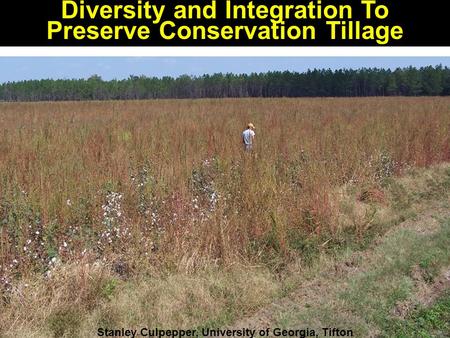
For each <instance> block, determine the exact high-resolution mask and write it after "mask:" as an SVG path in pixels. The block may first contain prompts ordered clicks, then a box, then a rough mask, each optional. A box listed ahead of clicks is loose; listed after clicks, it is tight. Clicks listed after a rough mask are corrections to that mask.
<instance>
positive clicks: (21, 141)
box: [0, 98, 450, 336]
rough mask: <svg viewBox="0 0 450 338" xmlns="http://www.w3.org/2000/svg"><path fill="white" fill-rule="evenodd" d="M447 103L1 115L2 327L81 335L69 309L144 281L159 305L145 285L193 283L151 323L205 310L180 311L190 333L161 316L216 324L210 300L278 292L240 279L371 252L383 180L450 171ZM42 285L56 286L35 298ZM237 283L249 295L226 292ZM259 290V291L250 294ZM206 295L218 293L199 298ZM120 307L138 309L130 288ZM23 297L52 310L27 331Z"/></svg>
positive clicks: (141, 105)
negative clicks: (363, 246)
mask: <svg viewBox="0 0 450 338" xmlns="http://www.w3.org/2000/svg"><path fill="white" fill-rule="evenodd" d="M449 105H450V99H449V98H372V99H355V98H352V99H226V100H225V99H222V100H157V101H131V102H74V103H71V102H66V103H22V104H21V103H14V104H7V103H3V104H1V105H0V292H1V294H2V304H1V305H0V306H2V307H10V306H11V304H13V307H14V306H16V308H15V310H11V311H9V312H8V311H6V312H4V318H3V319H7V320H5V321H3V322H4V323H8V324H6V325H4V326H3V329H4V330H6V329H10V328H12V327H13V326H14V321H17V325H19V324H20V323H22V324H23V323H25V322H27V321H29V320H35V321H37V322H39V321H40V320H47V322H48V325H47V327H46V329H45V330H50V331H49V332H53V334H55V335H56V336H58V335H62V334H68V335H72V333H70V332H69V333H68V332H67V331H65V329H64V328H65V327H76V326H77V325H78V319H76V318H79V317H80V316H81V315H80V314H79V313H78V314H77V313H72V312H73V311H75V312H76V311H79V312H80V313H81V312H85V311H94V313H95V311H100V310H98V306H99V303H101V302H103V300H105V299H106V300H108V299H110V298H111V295H112V294H113V292H114V290H115V289H116V286H117V280H120V279H123V280H130V279H136V280H137V279H139V280H142V278H147V279H145V280H146V282H145V283H143V282H137V283H138V284H137V285H139V290H141V292H140V293H139V296H135V297H137V298H139V299H141V298H142V297H145V292H147V291H148V293H149V294H155V293H157V291H155V290H158V287H160V286H158V285H157V282H156V280H155V282H154V283H155V284H154V285H152V284H151V282H149V280H151V279H152V278H153V277H151V276H169V277H167V278H168V279H166V282H167V280H169V282H170V283H174V284H177V285H183V286H182V287H181V286H180V287H181V290H180V289H178V291H176V292H175V291H174V292H175V294H174V295H173V297H175V298H174V299H172V300H166V301H164V300H161V299H160V300H159V301H161V302H163V303H164V304H165V305H166V307H165V309H166V310H167V311H169V312H168V313H166V314H164V313H160V314H158V315H154V314H152V316H153V317H152V318H155V316H156V318H159V319H157V320H156V322H157V323H160V324H163V325H167V324H173V325H175V324H177V325H191V324H192V323H196V322H197V323H198V322H201V321H202V320H204V319H205V318H204V317H202V316H203V315H200V314H199V318H198V320H197V321H196V320H195V319H194V320H193V319H192V318H196V315H195V309H187V310H186V311H188V312H189V311H191V312H192V311H193V312H194V315H191V316H190V317H189V320H185V319H183V318H179V319H178V320H175V319H173V318H174V317H173V315H174V313H175V312H173V311H175V310H176V309H175V308H174V309H167V304H177V302H176V299H177V298H176V297H177V292H179V293H184V294H185V293H188V294H191V296H192V297H193V298H194V299H200V300H201V301H200V303H201V304H202V306H203V308H201V309H200V310H199V311H203V312H204V311H207V312H210V313H211V314H212V316H214V309H215V306H216V305H215V304H214V302H215V301H217V300H220V299H223V300H224V301H225V299H228V297H229V296H230V295H232V296H233V297H234V299H235V300H239V301H241V302H243V303H242V304H241V307H242V308H245V307H252V306H253V305H255V306H256V305H257V304H260V303H261V301H260V300H258V297H262V298H264V297H270V296H272V295H273V294H275V293H277V292H280V290H277V289H276V287H275V286H273V285H272V284H270V283H269V282H267V279H264V278H262V277H261V276H263V275H265V274H264V271H262V272H261V271H260V274H261V275H258V273H252V274H251V275H248V276H247V278H246V279H245V278H242V276H240V277H239V278H237V277H236V278H235V277H234V276H235V275H236V274H240V273H243V271H245V267H246V266H249V265H258V266H262V267H265V268H267V269H270V270H271V271H277V272H279V271H282V270H283V268H284V267H285V266H286V264H287V263H289V262H292V261H293V260H297V259H301V260H303V261H306V262H307V261H308V260H310V259H311V257H312V256H314V255H315V253H316V252H317V250H320V248H323V247H325V246H326V247H339V246H343V245H345V244H346V243H349V242H361V241H364V238H365V235H366V233H367V232H369V231H370V230H371V229H372V226H373V224H374V220H375V213H376V211H373V210H375V209H372V208H371V204H372V203H377V204H379V205H383V204H384V203H386V200H387V197H386V195H385V192H384V189H383V184H385V182H386V180H387V179H389V178H390V177H391V176H394V175H400V174H402V172H404V171H405V170H408V169H410V168H411V167H427V166H430V165H432V164H435V163H441V162H448V161H449V160H450V136H449V135H450V109H449ZM248 121H252V122H253V123H254V124H255V125H256V127H257V129H256V134H257V140H256V141H257V145H256V148H255V150H254V151H253V152H252V153H251V154H245V153H243V150H242V145H241V142H240V134H241V132H242V130H243V127H244V126H245V124H246V123H247V122H248ZM348 190H351V191H352V192H353V193H354V194H353V195H352V196H356V198H353V199H352V200H350V199H348V198H347V197H348V196H347V195H346V193H345V191H348ZM396 193H398V194H400V195H401V193H402V192H401V191H398V192H396ZM396 201H398V203H399V205H397V206H396V207H397V208H399V209H401V208H402V205H401V203H402V201H403V200H402V199H401V198H398V199H396ZM361 204H364V206H361ZM317 243H322V244H324V243H325V244H326V245H318V244H317ZM318 248H319V249H318ZM239 266H244V268H239ZM71 267H72V268H71ZM75 267H76V268H75ZM211 267H220V269H223V270H222V271H228V272H230V273H229V274H228V275H226V274H220V272H219V273H218V272H214V273H216V275H214V273H212V275H211V273H208V274H206V275H204V277H203V279H202V282H201V283H203V285H205V288H201V287H199V286H198V284H197V282H192V285H191V284H190V283H189V277H188V275H184V273H186V272H189V273H191V274H195V273H197V272H198V271H206V270H205V269H210V268H211ZM236 271H238V272H236ZM180 273H181V274H180ZM36 276H41V277H36ZM149 276H150V277H149ZM170 276H174V277H170ZM177 276H178V277H177ZM180 276H181V277H180ZM219 276H220V277H219ZM260 277H261V278H260ZM36 278H42V280H43V281H48V283H47V284H45V283H41V282H39V285H38V286H36V287H35V288H33V285H31V286H30V285H28V286H25V285H26V284H25V282H24V281H27V283H31V282H29V281H33V280H37V279H36ZM171 278H172V279H173V280H171ZM176 278H180V279H181V280H182V281H180V282H179V283H177V280H176ZM236 280H240V281H242V280H246V281H247V282H246V283H244V284H242V286H241V287H240V289H236V287H235V288H231V289H228V288H229V285H233V283H235V282H236ZM139 283H141V284H139ZM149 283H150V284H149ZM217 283H218V284H220V285H216V284H217ZM87 284H88V285H89V287H87V286H86V285H87ZM48 285H51V286H48ZM165 285H166V286H167V284H165ZM225 285H227V286H225ZM254 285H259V286H260V287H255V289H256V290H265V293H261V294H259V295H251V292H250V291H251V290H252V287H253V286H254ZM271 285H272V286H271ZM204 289H207V290H210V291H211V290H213V291H214V290H218V291H217V292H216V293H214V292H212V291H211V292H210V293H207V294H198V293H199V292H201V290H204ZM145 290H147V291H145ZM253 290H254V289H253ZM122 291H123V290H122ZM28 293H33V295H34V296H29V297H28V296H27V294H28ZM121 294H123V295H126V298H127V299H128V301H129V302H132V299H134V298H133V295H132V294H133V291H132V290H131V291H130V290H128V291H126V290H125V291H123V292H122V293H121ZM98 295H100V296H98ZM58 297H59V298H58ZM67 297H68V298H67ZM246 297H247V298H246ZM66 298H67V299H66ZM149 298H151V297H149ZM24 299H33V300H32V301H34V302H36V304H35V305H36V307H37V304H48V309H49V310H48V312H45V311H43V312H42V313H41V314H40V316H41V317H36V316H35V314H29V315H30V316H31V317H27V315H23V316H22V317H20V318H17V313H19V312H20V309H21V306H25V307H27V306H28V308H36V307H33V305H32V304H31V303H29V304H25V305H24ZM255 299H256V300H255ZM252 300H253V301H252ZM113 301H114V302H119V300H117V299H114V300H113ZM122 301H125V299H122ZM150 301H151V300H150V299H149V302H150ZM30 302H31V301H30ZM155 302H156V303H158V301H155ZM17 304H20V306H18V307H17ZM51 304H53V305H55V304H63V305H61V306H59V307H57V306H56V305H55V306H53V307H52V306H51ZM68 304H81V305H80V306H78V307H77V306H70V305H68ZM102 304H103V303H102ZM244 304H245V305H244ZM122 305H123V303H122ZM102 306H103V307H105V306H107V307H109V311H107V312H101V311H100V312H101V313H108V316H109V317H108V318H103V317H102V316H101V315H100V314H99V315H98V316H97V317H95V315H94V317H92V318H91V319H90V320H91V321H92V322H93V323H97V324H98V323H109V322H114V323H121V322H127V323H130V322H132V323H135V324H139V323H140V324H142V323H141V322H140V320H144V321H146V320H147V319H146V317H145V316H143V315H142V314H141V315H138V314H135V318H134V319H133V318H130V317H127V316H131V314H126V313H119V312H120V311H119V310H118V307H114V306H113V305H111V304H109V305H102ZM146 306H147V307H150V305H149V304H147V305H145V304H144V305H142V308H141V309H137V310H136V311H142V313H144V312H145V309H146ZM151 306H153V307H154V304H153V305H151ZM179 306H181V307H182V306H183V305H182V304H179ZM66 307H67V308H66ZM162 308H163V307H161V311H163V310H162ZM95 309H97V310H95ZM244 310H245V309H244ZM52 311H53V312H52ZM71 311H72V312H71ZM170 311H172V312H170ZM100 312H99V313H100ZM22 313H23V312H22ZM68 314H69V315H68ZM7 316H10V317H7ZM58 316H60V317H58ZM111 316H112V317H111ZM158 316H159V317H158ZM55 318H56V319H55ZM68 318H69V319H68ZM73 318H75V319H73ZM136 318H139V319H136ZM168 318H171V319H170V320H173V322H169V323H168V322H167V320H168ZM64 320H66V321H67V320H68V321H69V322H68V323H66V324H67V325H66V324H64ZM70 320H72V321H74V322H70ZM61 321H62V323H63V324H58V323H61ZM174 323H175V324H174ZM36 325H37V324H36ZM85 325H88V326H89V325H90V327H94V326H95V325H94V324H92V323H90V324H86V323H85ZM31 326H33V324H31ZM1 328H2V327H1V325H0V329H1ZM58 330H60V331H58ZM61 330H62V331H61ZM42 334H43V335H45V334H44V333H42Z"/></svg>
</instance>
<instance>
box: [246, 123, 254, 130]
mask: <svg viewBox="0 0 450 338" xmlns="http://www.w3.org/2000/svg"><path fill="white" fill-rule="evenodd" d="M247 128H250V129H255V126H254V125H253V123H249V124H248V125H247Z"/></svg>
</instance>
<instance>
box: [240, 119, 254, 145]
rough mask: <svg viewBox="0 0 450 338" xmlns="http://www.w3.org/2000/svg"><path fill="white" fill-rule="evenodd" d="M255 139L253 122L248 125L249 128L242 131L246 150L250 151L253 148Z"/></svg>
mask: <svg viewBox="0 0 450 338" xmlns="http://www.w3.org/2000/svg"><path fill="white" fill-rule="evenodd" d="M254 139H255V126H254V125H253V123H249V124H248V125H247V129H245V130H244V132H243V133H242V143H243V144H244V150H245V151H250V150H252V148H253V141H254Z"/></svg>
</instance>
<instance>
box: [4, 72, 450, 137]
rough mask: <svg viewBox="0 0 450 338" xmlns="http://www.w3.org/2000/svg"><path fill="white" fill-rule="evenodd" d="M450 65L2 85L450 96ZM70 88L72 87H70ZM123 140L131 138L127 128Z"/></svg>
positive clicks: (13, 92)
mask: <svg viewBox="0 0 450 338" xmlns="http://www.w3.org/2000/svg"><path fill="white" fill-rule="evenodd" d="M449 78H450V69H449V68H447V67H442V66H437V67H431V66H429V67H422V68H420V69H417V68H414V67H408V68H398V69H396V70H395V71H391V70H386V69H377V68H362V69H357V70H351V69H339V70H336V71H331V70H326V69H314V70H308V71H307V72H304V73H298V72H289V71H285V72H278V71H276V72H267V73H252V74H250V75H247V74H222V73H217V74H214V75H208V74H206V75H203V76H199V77H194V76H188V75H181V76H180V77H178V78H172V77H169V76H165V77H163V78H161V79H159V78H155V77H146V76H143V75H142V76H130V77H129V78H128V79H124V80H111V81H103V80H102V79H101V78H100V77H99V76H98V75H93V76H91V77H90V78H89V79H87V80H86V79H79V80H29V81H20V82H8V83H4V84H2V85H0V99H1V100H6V101H39V100H41V101H45V100H111V99H112V100H117V99H120V100H121V99H133V100H134V99H154V98H205V97H213V98H222V97H308V96H348V97H353V96H386V95H401V96H419V95H424V96H425V95H433V96H436V95H449V94H450V81H449V80H448V79H449ZM68 88H70V90H68ZM119 139H120V140H122V141H124V142H128V141H129V140H130V139H131V135H129V134H128V132H124V133H122V134H121V135H120V136H119Z"/></svg>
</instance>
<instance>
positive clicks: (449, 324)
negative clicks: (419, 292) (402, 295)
mask: <svg viewBox="0 0 450 338" xmlns="http://www.w3.org/2000/svg"><path fill="white" fill-rule="evenodd" d="M448 336H450V292H447V293H445V294H444V295H443V296H442V297H440V299H439V300H438V301H437V302H436V303H435V304H434V305H433V306H431V307H429V308H423V307H421V308H419V309H417V310H415V311H414V312H413V313H411V314H410V315H409V316H408V317H407V318H406V319H405V320H400V319H397V320H393V321H392V322H390V327H389V328H388V329H387V332H385V334H384V337H396V338H409V337H424V338H425V337H430V338H431V337H448Z"/></svg>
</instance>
